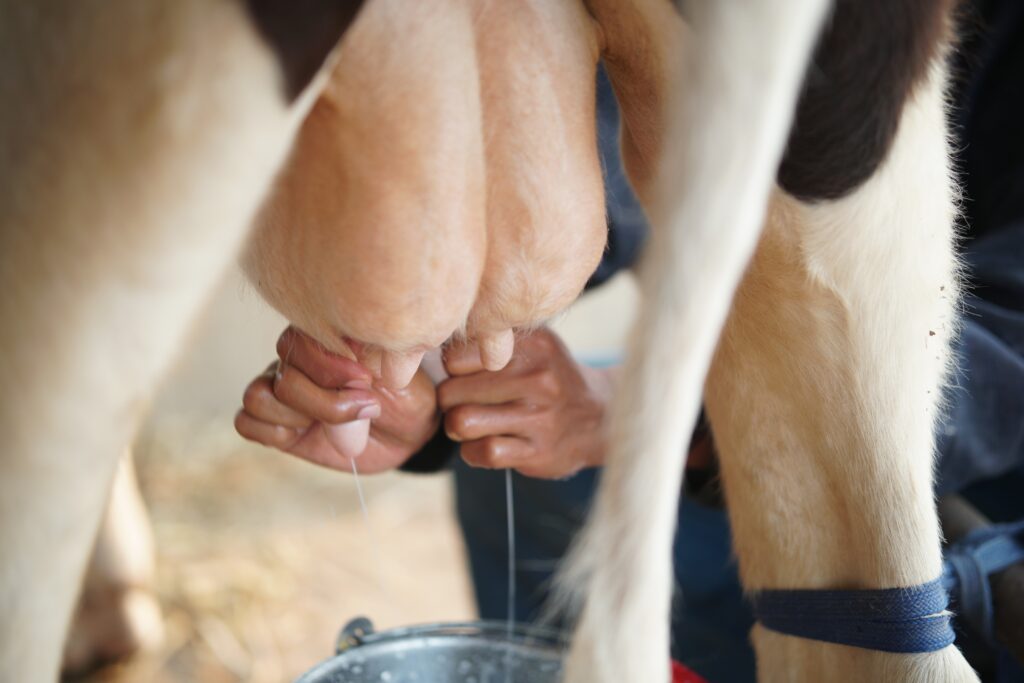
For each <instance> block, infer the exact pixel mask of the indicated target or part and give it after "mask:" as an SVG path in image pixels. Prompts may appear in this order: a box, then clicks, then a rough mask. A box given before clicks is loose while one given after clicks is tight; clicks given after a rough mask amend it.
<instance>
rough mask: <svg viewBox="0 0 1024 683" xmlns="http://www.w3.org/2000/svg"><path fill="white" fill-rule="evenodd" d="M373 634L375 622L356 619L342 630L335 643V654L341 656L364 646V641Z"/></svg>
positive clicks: (362, 618) (361, 618) (360, 618)
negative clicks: (347, 651)
mask: <svg viewBox="0 0 1024 683" xmlns="http://www.w3.org/2000/svg"><path fill="white" fill-rule="evenodd" d="M372 633H373V622H372V621H370V620H369V619H367V618H366V617H356V618H355V619H353V620H352V621H350V622H348V623H347V624H345V626H344V628H342V629H341V632H340V633H338V639H337V640H336V641H335V643H334V652H335V654H339V655H340V654H341V653H342V652H345V651H346V650H351V649H352V648H354V647H359V646H360V645H362V644H363V639H364V638H366V636H368V635H371V634H372Z"/></svg>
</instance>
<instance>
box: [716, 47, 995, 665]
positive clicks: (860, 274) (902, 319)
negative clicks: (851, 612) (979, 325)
mask: <svg viewBox="0 0 1024 683" xmlns="http://www.w3.org/2000/svg"><path fill="white" fill-rule="evenodd" d="M942 71H943V70H942V69H941V68H940V67H939V66H938V65H937V63H934V64H933V65H932V70H931V71H930V72H929V73H928V74H926V77H925V80H924V82H923V83H922V84H921V85H920V86H919V87H918V89H917V90H916V92H915V93H914V94H913V95H912V96H911V97H910V98H909V99H908V101H907V105H906V107H905V108H904V110H903V113H902V118H901V120H900V122H899V126H898V129H897V133H896V136H895V139H894V141H893V144H892V147H891V149H890V150H889V153H888V156H887V158H886V160H885V161H884V163H883V164H882V165H881V166H880V167H879V168H878V170H877V171H876V172H875V173H874V175H873V176H872V177H871V178H870V179H869V180H868V181H867V182H866V183H864V184H863V185H861V186H860V187H859V188H858V189H856V190H855V191H854V192H853V193H852V194H848V195H847V196H845V197H844V198H842V199H838V200H834V201H825V202H821V203H815V204H811V203H804V202H800V201H797V200H795V199H793V198H792V197H791V196H789V195H785V194H783V193H781V192H779V193H778V194H777V196H776V197H775V198H774V199H773V202H772V206H771V209H770V212H769V217H768V222H767V227H766V229H765V234H764V237H763V240H762V242H761V244H760V246H759V248H758V251H757V254H756V256H755V257H754V260H753V263H752V265H751V268H750V269H749V271H748V274H747V276H746V278H745V280H744V282H743V283H742V285H741V287H740V289H739V290H738V292H737V295H736V299H735V303H734V308H733V312H732V315H731V317H730V319H729V322H728V324H727V326H726V329H725V331H724V333H723V336H722V340H721V343H720V346H719V350H718V352H717V354H716V357H715V361H714V363H713V366H712V370H711V372H710V374H709V377H708V383H707V389H706V404H707V410H708V413H709V416H710V419H711V423H712V426H713V429H714V432H715V436H716V442H717V444H718V447H719V450H720V453H721V463H722V473H723V479H724V483H725V490H726V498H727V500H728V503H729V509H730V516H731V518H732V523H733V531H734V535H735V548H736V552H737V555H738V556H739V563H740V574H741V578H742V581H743V584H744V586H745V588H746V589H747V590H758V589H766V588H810V589H818V588H851V589H860V588H890V587H897V586H909V585H915V584H920V583H924V582H927V581H931V580H933V579H935V578H936V577H938V576H939V574H940V571H941V556H940V548H939V527H938V522H937V518H936V513H935V506H934V501H933V497H932V496H933V494H932V454H933V449H934V439H933V434H932V431H933V427H934V425H935V419H936V413H937V412H938V410H939V406H940V394H941V391H942V382H943V379H944V377H945V373H946V368H947V365H948V364H949V357H950V354H949V342H950V338H951V336H953V335H954V333H955V328H956V322H955V310H954V309H955V304H956V299H957V272H956V271H957V266H956V261H955V259H954V256H953V227H952V226H953V218H954V192H953V188H952V185H951V181H950V169H949V163H948V149H947V145H946V139H945V122H944V113H943V100H942V86H943V84H944V74H943V73H942ZM753 642H754V645H755V648H756V650H757V656H758V672H759V679H760V680H762V681H826V680H842V681H920V682H922V683H924V682H925V681H927V682H938V681H973V680H976V677H975V675H974V673H973V672H972V671H971V669H970V667H969V666H968V665H967V664H966V662H965V660H964V659H963V657H962V656H961V654H960V652H959V651H958V650H957V649H956V648H955V647H953V646H949V647H946V648H945V649H942V650H940V651H937V652H933V653H928V654H914V655H905V654H891V653H883V652H876V651H869V650H865V649H859V648H853V647H847V646H840V645H833V644H827V643H823V642H818V641H811V640H806V639H801V638H794V637H790V636H784V635H781V634H779V633H776V632H773V631H769V630H767V629H765V628H762V627H760V626H756V627H755V629H754V632H753Z"/></svg>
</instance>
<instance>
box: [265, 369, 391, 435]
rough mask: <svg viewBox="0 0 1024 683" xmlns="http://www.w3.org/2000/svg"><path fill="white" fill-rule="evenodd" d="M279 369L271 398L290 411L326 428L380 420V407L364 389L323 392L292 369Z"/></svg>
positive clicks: (304, 376)
mask: <svg viewBox="0 0 1024 683" xmlns="http://www.w3.org/2000/svg"><path fill="white" fill-rule="evenodd" d="M282 365H283V367H282V368H281V372H280V373H279V374H278V376H277V379H276V380H275V381H274V396H275V397H276V398H277V400H278V401H280V402H281V403H283V404H285V405H286V406H288V407H289V408H291V409H292V410H295V411H297V412H300V413H302V414H304V415H308V416H309V417H311V418H313V419H314V420H319V421H321V422H325V423H327V424H341V423H343V422H352V421H353V420H365V419H372V418H375V417H379V416H380V411H381V409H380V403H379V402H378V401H377V398H376V397H375V396H374V394H373V393H372V392H371V391H369V390H368V389H342V390H336V389H324V388H323V387H321V386H317V385H316V384H314V383H313V381H312V380H311V379H310V378H309V377H307V376H306V375H305V374H303V373H302V372H299V370H297V369H296V368H294V367H292V366H290V365H286V364H282Z"/></svg>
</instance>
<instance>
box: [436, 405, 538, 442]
mask: <svg viewBox="0 0 1024 683" xmlns="http://www.w3.org/2000/svg"><path fill="white" fill-rule="evenodd" d="M536 430H537V416H536V415H534V414H531V413H530V412H529V411H528V410H527V409H525V408H523V407H522V406H518V405H509V404H503V405H499V406H482V405H476V404H466V405H460V406H456V407H454V408H452V409H451V410H450V411H448V412H447V413H445V415H444V431H445V433H446V434H447V435H448V438H450V439H451V440H452V441H475V440H477V439H483V438H485V437H488V436H517V437H519V438H522V439H526V438H527V435H528V434H530V433H532V432H535V431H536Z"/></svg>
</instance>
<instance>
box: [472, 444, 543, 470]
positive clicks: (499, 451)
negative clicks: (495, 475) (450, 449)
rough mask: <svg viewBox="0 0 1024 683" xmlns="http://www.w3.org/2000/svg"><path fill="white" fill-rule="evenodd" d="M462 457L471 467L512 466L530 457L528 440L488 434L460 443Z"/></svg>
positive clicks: (493, 467) (492, 467)
mask: <svg viewBox="0 0 1024 683" xmlns="http://www.w3.org/2000/svg"><path fill="white" fill-rule="evenodd" d="M461 452H462V459H463V460H465V461H466V462H467V463H468V464H469V465H472V466H473V467H482V468H486V469H499V468H506V467H513V466H515V463H517V462H519V461H521V460H524V459H526V458H528V457H530V454H531V448H530V444H529V442H527V441H525V440H523V439H517V438H516V437H513V436H489V437H487V438H486V439H479V440H477V441H470V442H468V443H464V444H462V450H461Z"/></svg>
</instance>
